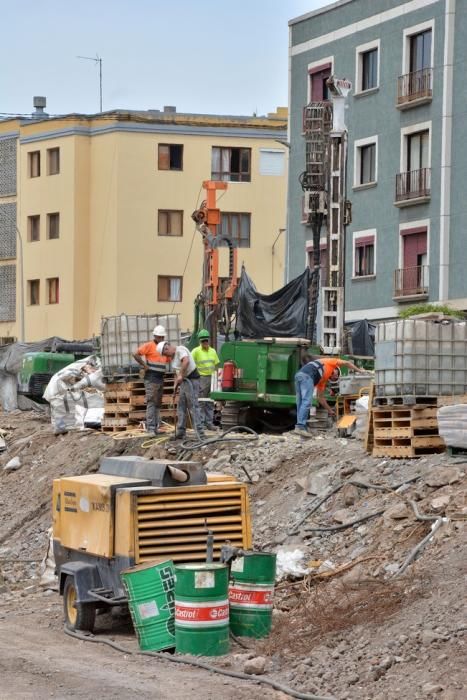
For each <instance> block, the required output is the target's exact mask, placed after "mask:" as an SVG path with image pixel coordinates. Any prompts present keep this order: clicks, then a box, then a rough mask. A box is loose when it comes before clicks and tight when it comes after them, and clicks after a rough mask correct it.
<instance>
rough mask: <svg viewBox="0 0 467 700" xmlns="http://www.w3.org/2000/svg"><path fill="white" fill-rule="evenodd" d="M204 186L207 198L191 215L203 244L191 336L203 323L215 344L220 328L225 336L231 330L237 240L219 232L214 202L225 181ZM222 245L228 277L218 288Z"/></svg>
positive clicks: (208, 183) (204, 184) (194, 335)
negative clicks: (196, 321)
mask: <svg viewBox="0 0 467 700" xmlns="http://www.w3.org/2000/svg"><path fill="white" fill-rule="evenodd" d="M203 188H204V189H205V191H206V199H205V200H203V202H202V204H201V207H200V208H199V209H196V210H195V211H194V212H193V214H192V215H191V218H192V219H193V221H194V222H195V223H196V228H197V230H198V231H199V233H201V236H202V238H203V245H204V261H203V288H202V291H201V294H200V295H199V297H198V299H197V300H196V302H195V303H196V305H197V307H198V310H199V311H198V315H197V318H198V324H196V323H195V328H194V331H193V337H196V331H197V330H198V326H201V325H204V326H205V327H206V328H207V329H208V330H209V335H210V338H211V344H212V345H213V346H214V347H216V342H217V332H218V330H219V328H221V329H222V330H223V332H224V334H225V336H226V337H227V336H228V333H229V330H230V321H231V315H232V303H233V297H234V294H235V290H236V288H237V279H238V278H237V246H238V243H237V242H236V241H234V240H233V239H232V238H230V237H229V236H225V235H222V233H221V232H220V224H221V213H220V209H219V208H218V206H217V192H218V191H223V192H225V190H226V189H227V183H226V182H219V181H216V180H205V181H204V182H203ZM222 245H226V246H227V247H228V249H229V268H228V278H227V280H226V282H227V286H226V287H225V288H224V289H221V288H220V284H219V282H220V278H219V247H220V246H222ZM199 321H201V323H199ZM196 342H197V341H196Z"/></svg>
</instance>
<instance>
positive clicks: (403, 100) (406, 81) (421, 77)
mask: <svg viewBox="0 0 467 700" xmlns="http://www.w3.org/2000/svg"><path fill="white" fill-rule="evenodd" d="M432 85H433V69H432V68H423V69H422V70H417V71H415V72H414V73H407V75H401V76H400V77H399V78H398V80H397V104H398V105H404V104H407V103H408V102H414V101H415V100H422V99H431V97H432V94H433V90H432Z"/></svg>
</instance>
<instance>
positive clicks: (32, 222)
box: [28, 214, 41, 242]
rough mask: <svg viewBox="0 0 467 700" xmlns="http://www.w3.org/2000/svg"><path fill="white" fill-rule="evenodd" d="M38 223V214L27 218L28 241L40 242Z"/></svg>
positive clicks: (39, 219) (39, 220) (39, 218)
mask: <svg viewBox="0 0 467 700" xmlns="http://www.w3.org/2000/svg"><path fill="white" fill-rule="evenodd" d="M40 222H41V217H40V216H39V214H34V215H33V216H28V241H31V242H34V241H39V240H40V237H41V234H40V225H41V224H40Z"/></svg>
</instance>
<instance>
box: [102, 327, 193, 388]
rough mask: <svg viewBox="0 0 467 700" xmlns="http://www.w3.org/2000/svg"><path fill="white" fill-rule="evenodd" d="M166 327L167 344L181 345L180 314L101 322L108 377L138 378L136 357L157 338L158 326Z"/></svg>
mask: <svg viewBox="0 0 467 700" xmlns="http://www.w3.org/2000/svg"><path fill="white" fill-rule="evenodd" d="M158 325H161V326H164V328H165V330H166V333H167V335H166V340H167V341H168V342H169V343H173V344H174V345H180V325H179V318H178V314H170V315H165V316H161V315H152V316H151V315H138V316H130V315H127V314H120V316H107V317H104V318H103V319H102V321H101V358H102V370H103V374H104V376H105V377H113V376H118V375H123V376H125V375H132V374H138V370H139V369H140V367H139V365H138V364H137V363H136V362H135V360H134V358H133V353H134V352H136V350H137V348H138V347H139V346H140V345H142V344H143V343H147V342H148V340H152V338H153V330H154V328H155V326H158Z"/></svg>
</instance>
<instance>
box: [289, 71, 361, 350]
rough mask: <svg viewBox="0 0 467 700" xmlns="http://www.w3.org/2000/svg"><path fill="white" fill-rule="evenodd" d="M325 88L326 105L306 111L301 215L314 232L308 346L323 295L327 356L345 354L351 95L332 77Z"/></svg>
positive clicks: (323, 340) (343, 81)
mask: <svg viewBox="0 0 467 700" xmlns="http://www.w3.org/2000/svg"><path fill="white" fill-rule="evenodd" d="M326 85H327V87H328V91H329V94H330V97H331V100H330V101H327V100H323V101H321V102H311V103H310V104H308V105H307V106H306V107H305V110H304V115H303V131H304V135H305V159H306V161H305V162H306V165H305V168H306V169H305V171H304V172H303V173H302V174H301V176H300V184H301V186H302V189H303V191H304V197H305V203H304V212H305V215H306V217H307V225H308V226H311V229H312V232H313V269H314V271H315V274H314V275H313V279H312V284H311V286H310V293H309V318H308V328H309V329H310V340H311V341H312V342H316V341H317V338H316V325H317V324H316V322H317V316H318V299H319V296H320V293H321V319H320V321H321V323H320V327H321V335H322V337H321V338H320V339H319V341H320V343H321V345H322V348H323V351H324V352H325V353H327V354H339V353H342V352H343V351H344V281H345V231H346V226H347V225H348V224H349V223H350V222H351V204H350V202H349V201H348V200H347V192H346V180H347V147H348V135H347V128H346V126H345V98H346V97H347V95H348V93H349V92H350V90H351V89H352V83H351V82H350V81H348V80H346V79H340V78H336V77H334V76H331V77H330V78H329V79H328V80H327V82H326ZM325 222H326V247H327V265H326V267H327V269H326V270H324V272H325V273H327V274H325V277H326V278H327V284H326V286H320V274H319V272H320V263H321V259H320V258H321V254H320V239H321V230H322V227H323V224H324V223H325Z"/></svg>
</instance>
